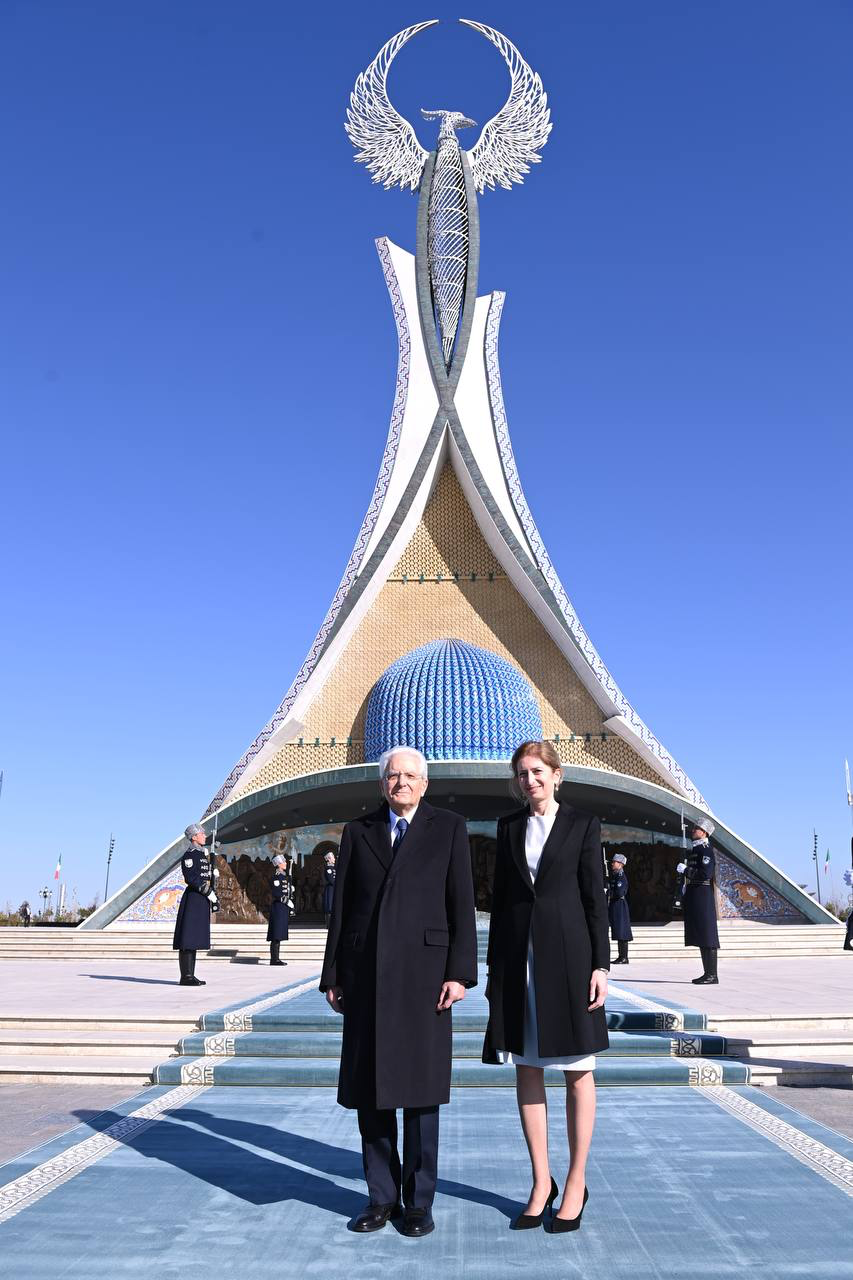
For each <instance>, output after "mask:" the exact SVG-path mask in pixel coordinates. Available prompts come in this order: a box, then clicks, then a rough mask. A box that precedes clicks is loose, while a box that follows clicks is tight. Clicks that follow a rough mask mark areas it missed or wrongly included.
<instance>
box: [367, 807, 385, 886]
mask: <svg viewBox="0 0 853 1280" xmlns="http://www.w3.org/2000/svg"><path fill="white" fill-rule="evenodd" d="M363 821H364V827H365V831H364V840H365V843H366V844H367V845H368V846H369V848H370V850H371V852H372V853H374V854H375V855H376V857H377V858H378V859H379V861H380V862H381V863H382V866H383V867H384V868H385V870H386V871H387V870H388V868H389V867H390V866H391V853H392V851H391V832H390V830H389V828H388V809H387V808H386V806H385V805H383V806H382V808H381V809H377V810H376V812H375V813H371V814H369V815H368V816H367V817H366V818H365V819H364V820H363Z"/></svg>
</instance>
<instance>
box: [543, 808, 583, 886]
mask: <svg viewBox="0 0 853 1280" xmlns="http://www.w3.org/2000/svg"><path fill="white" fill-rule="evenodd" d="M574 821H575V810H574V809H572V808H571V807H570V806H569V805H567V804H561V805H560V807H559V809H558V810H557V816H556V817H555V818H554V825H553V826H552V828H551V830H550V831H549V832H548V839H547V840H546V841H545V844H544V845H543V848H542V856H541V858H540V859H539V870H538V871H537V873H536V879H537V880H541V878H542V876H543V875H544V874H545V872H547V870H548V868H549V867H550V866H551V864H552V863H553V862H555V861H556V859H557V858H558V857H559V856H560V849H561V848H562V847H563V846H564V845H565V843H566V840H567V839H568V836H569V832H570V831H571V829H572V826H573V825H574Z"/></svg>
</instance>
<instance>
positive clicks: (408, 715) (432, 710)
mask: <svg viewBox="0 0 853 1280" xmlns="http://www.w3.org/2000/svg"><path fill="white" fill-rule="evenodd" d="M364 736H365V743H364V756H365V759H366V760H377V759H378V758H379V756H380V755H381V754H382V752H383V751H387V750H389V748H391V747H396V746H398V745H400V744H401V743H402V744H405V745H406V746H408V747H417V748H418V750H420V751H422V752H423V753H424V755H425V756H426V758H427V759H428V760H506V759H508V758H509V756H511V755H512V753H513V751H514V750H515V748H516V747H517V746H518V744H519V742H523V741H524V740H525V739H527V738H536V739H538V738H541V737H542V717H541V716H540V714H539V707H538V705H537V702H536V696H535V694H534V692H533V689H532V688H531V686H530V684H529V682H528V681H527V680H526V679H525V678H524V676H523V675H522V674H521V672H520V671H519V670H518V668H517V667H514V666H513V665H512V664H511V663H509V662H507V661H506V660H505V659H504V658H500V657H498V655H497V654H496V653H490V652H489V650H488V649H478V648H477V647H476V645H473V644H466V643H465V642H464V641H463V640H433V641H432V643H431V644H425V645H422V646H421V647H420V648H419V649H413V650H412V652H411V653H407V654H405V656H404V657H402V658H398V660H397V661H396V662H394V663H392V664H391V666H390V667H389V668H388V670H387V671H386V672H385V673H384V674H383V675H381V676H380V677H379V679H378V680H377V681H376V684H375V685H374V686H373V691H372V693H371V695H370V700H369V702H368V704H367V725H366V728H365V735H364Z"/></svg>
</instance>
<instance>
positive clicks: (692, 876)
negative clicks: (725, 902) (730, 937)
mask: <svg viewBox="0 0 853 1280" xmlns="http://www.w3.org/2000/svg"><path fill="white" fill-rule="evenodd" d="M685 862H686V863H687V870H686V872H685V873H684V878H685V880H686V887H685V890H684V945H685V947H711V948H718V947H719V945H720V934H719V931H718V929H717V903H716V900H715V898H714V872H715V869H716V859H715V857H714V850H713V848H712V847H711V845H710V844H698V845H696V846H695V847H694V848H693V849H691V851H690V852H689V853H688V855H687V857H686V858H685Z"/></svg>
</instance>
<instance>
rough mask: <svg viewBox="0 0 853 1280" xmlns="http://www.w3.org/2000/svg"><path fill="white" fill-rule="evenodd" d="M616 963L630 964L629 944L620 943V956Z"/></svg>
mask: <svg viewBox="0 0 853 1280" xmlns="http://www.w3.org/2000/svg"><path fill="white" fill-rule="evenodd" d="M616 963H617V964H627V963H628V943H627V942H620V943H619V955H618V956H617V957H616Z"/></svg>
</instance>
